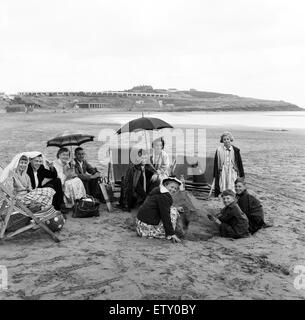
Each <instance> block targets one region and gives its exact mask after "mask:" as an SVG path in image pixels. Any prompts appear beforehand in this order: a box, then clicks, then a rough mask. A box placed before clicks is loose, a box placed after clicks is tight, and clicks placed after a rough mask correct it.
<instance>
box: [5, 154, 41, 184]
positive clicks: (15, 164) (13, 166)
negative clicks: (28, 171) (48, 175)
mask: <svg viewBox="0 0 305 320" xmlns="http://www.w3.org/2000/svg"><path fill="white" fill-rule="evenodd" d="M40 155H41V156H42V162H43V165H44V166H45V165H46V158H45V157H44V155H43V154H42V153H41V152H38V151H31V152H22V153H18V154H17V155H15V157H14V158H13V160H12V161H11V162H10V164H9V165H7V166H6V167H5V168H4V170H3V171H2V173H1V175H0V183H3V182H5V180H6V179H7V178H8V177H9V176H10V172H12V171H15V170H16V169H17V167H18V164H19V161H20V158H21V157H22V156H26V157H27V158H29V161H30V160H31V159H33V158H36V157H38V156H40Z"/></svg>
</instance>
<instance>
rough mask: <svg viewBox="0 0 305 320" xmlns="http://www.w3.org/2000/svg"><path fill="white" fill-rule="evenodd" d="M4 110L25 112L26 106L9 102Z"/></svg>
mask: <svg viewBox="0 0 305 320" xmlns="http://www.w3.org/2000/svg"><path fill="white" fill-rule="evenodd" d="M5 109H6V112H8V113H11V112H27V107H26V105H25V104H10V105H8V106H7V107H6V108H5Z"/></svg>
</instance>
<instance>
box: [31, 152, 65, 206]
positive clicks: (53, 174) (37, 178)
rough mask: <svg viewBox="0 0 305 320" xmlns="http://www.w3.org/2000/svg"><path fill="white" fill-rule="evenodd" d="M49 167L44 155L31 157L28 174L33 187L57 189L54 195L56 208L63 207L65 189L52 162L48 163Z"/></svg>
mask: <svg viewBox="0 0 305 320" xmlns="http://www.w3.org/2000/svg"><path fill="white" fill-rule="evenodd" d="M48 165H49V169H46V168H45V167H44V165H43V159H42V155H38V156H37V157H35V158H31V159H30V164H29V166H28V170H27V174H28V175H29V177H30V180H31V185H32V188H33V189H36V188H47V187H49V188H52V189H54V190H55V195H54V196H53V202H52V204H53V206H54V208H55V209H56V210H58V211H59V210H61V209H62V204H63V190H62V184H61V181H60V179H59V178H58V177H57V171H56V169H55V168H54V167H53V164H52V163H48Z"/></svg>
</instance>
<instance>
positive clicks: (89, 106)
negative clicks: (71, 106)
mask: <svg viewBox="0 0 305 320" xmlns="http://www.w3.org/2000/svg"><path fill="white" fill-rule="evenodd" d="M109 106H110V103H101V102H82V103H77V104H76V105H75V108H79V109H102V108H107V107H109Z"/></svg>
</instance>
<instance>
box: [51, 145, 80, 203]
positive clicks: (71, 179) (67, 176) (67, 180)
mask: <svg viewBox="0 0 305 320" xmlns="http://www.w3.org/2000/svg"><path fill="white" fill-rule="evenodd" d="M53 165H54V168H55V169H56V171H57V175H58V178H59V179H60V180H61V183H62V186H63V192H64V202H65V206H66V208H73V207H74V204H75V200H79V199H81V198H84V197H86V189H85V186H84V184H83V182H82V180H81V179H79V178H78V176H77V174H76V172H75V166H74V164H73V162H72V161H71V159H70V151H69V149H67V148H60V149H59V151H58V152H57V159H56V160H55V161H54V162H53Z"/></svg>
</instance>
